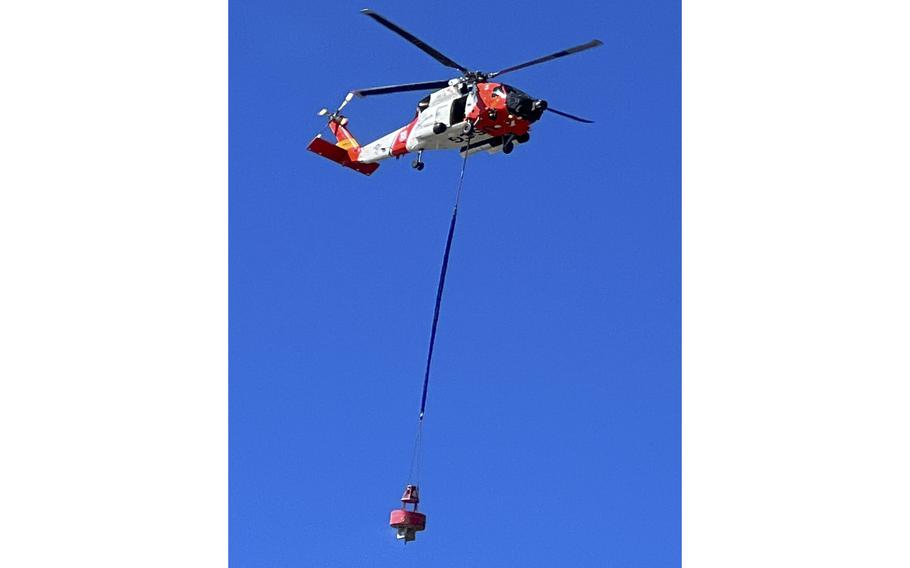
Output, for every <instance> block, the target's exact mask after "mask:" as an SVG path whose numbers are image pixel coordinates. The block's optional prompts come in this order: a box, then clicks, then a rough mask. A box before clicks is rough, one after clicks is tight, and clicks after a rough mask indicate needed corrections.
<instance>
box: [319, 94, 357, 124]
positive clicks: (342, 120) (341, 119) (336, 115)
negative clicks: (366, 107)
mask: <svg viewBox="0 0 910 568" xmlns="http://www.w3.org/2000/svg"><path fill="white" fill-rule="evenodd" d="M353 98H354V93H348V94H347V95H346V96H345V97H344V100H343V101H341V104H340V105H338V108H337V109H335V112H333V113H331V114H329V109H327V108H324V109H322V110H320V111H319V112H318V113H316V114H317V116H325V115H327V114H328V115H329V122H332V121H333V120H334V121H335V122H337V123H338V124H340V125H342V126H344V125H345V124H347V122H348V119H347V118H346V117H344V116H341V109H343V108H344V107H345V106H347V104H348V103H349V102H351V99H353Z"/></svg>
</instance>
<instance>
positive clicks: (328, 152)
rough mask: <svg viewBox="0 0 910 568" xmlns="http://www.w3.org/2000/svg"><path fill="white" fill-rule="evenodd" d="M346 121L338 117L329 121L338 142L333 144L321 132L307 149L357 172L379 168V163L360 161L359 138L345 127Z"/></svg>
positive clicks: (364, 172) (365, 172)
mask: <svg viewBox="0 0 910 568" xmlns="http://www.w3.org/2000/svg"><path fill="white" fill-rule="evenodd" d="M345 122H347V120H346V119H336V118H332V120H330V121H329V129H330V130H331V131H332V134H334V135H335V138H336V139H337V140H338V142H337V143H336V144H332V143H331V142H329V141H328V140H326V139H324V138H323V137H322V135H321V134H317V135H316V137H315V138H313V140H311V141H310V144H309V145H308V146H307V150H309V151H310V152H313V153H316V154H319V155H320V156H322V157H323V158H328V159H329V160H332V161H333V162H335V163H337V164H341V165H342V166H344V167H346V168H350V169H352V170H354V171H356V172H360V173H362V174H364V175H370V174H372V173H373V172H375V171H376V169H377V168H379V164H376V163H370V164H368V163H364V162H361V161H360V159H359V158H360V144H358V143H357V139H355V138H354V136H353V135H352V134H351V133H350V132H349V131H348V129H347V128H345V126H344V123H345Z"/></svg>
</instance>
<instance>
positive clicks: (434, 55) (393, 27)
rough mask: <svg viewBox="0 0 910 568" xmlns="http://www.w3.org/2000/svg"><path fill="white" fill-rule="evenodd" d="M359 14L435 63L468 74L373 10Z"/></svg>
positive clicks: (362, 11) (463, 68) (365, 9)
mask: <svg viewBox="0 0 910 568" xmlns="http://www.w3.org/2000/svg"><path fill="white" fill-rule="evenodd" d="M360 13H361V14H363V15H365V16H369V17H371V18H373V19H374V20H376V21H377V22H379V23H380V24H382V25H383V26H385V27H387V28H389V29H390V30H392V31H393V32H395V33H396V34H398V35H400V36H401V37H403V38H404V39H406V40H408V41H409V42H411V43H413V44H414V45H416V46H417V47H419V48H420V49H421V50H423V51H424V53H427V54H429V55H430V57H432V58H433V59H435V60H436V61H438V62H440V63H442V64H443V65H445V66H446V67H452V68H453V69H458V70H459V71H461V72H462V73H468V70H467V68H465V67H462V66H461V65H459V64H457V63H455V62H454V61H452V60H451V59H449V58H448V57H446V56H445V55H443V54H442V53H440V52H439V51H437V50H435V49H433V48H432V47H430V46H429V45H427V44H426V43H425V42H424V41H422V40H421V39H420V38H418V37H417V36H415V35H414V34H412V33H410V32H408V31H406V30H405V29H404V28H401V27H399V26H398V25H396V24H394V23H393V22H392V21H390V20H388V19H386V18H385V17H384V16H382V15H380V14H377V13H376V12H374V11H373V10H370V9H369V8H364V9H363V10H361V11H360Z"/></svg>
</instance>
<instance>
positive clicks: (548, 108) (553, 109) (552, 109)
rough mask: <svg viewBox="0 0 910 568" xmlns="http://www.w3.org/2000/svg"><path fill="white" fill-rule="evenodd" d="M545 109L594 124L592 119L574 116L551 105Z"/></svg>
mask: <svg viewBox="0 0 910 568" xmlns="http://www.w3.org/2000/svg"><path fill="white" fill-rule="evenodd" d="M547 110H548V111H550V112H555V113H556V114H558V115H559V116H564V117H566V118H571V119H572V120H577V121H578V122H584V123H585V124H594V121H593V120H588V119H587V118H582V117H580V116H575V115H574V114H569V113H567V112H562V111H561V110H556V109H555V108H553V107H547Z"/></svg>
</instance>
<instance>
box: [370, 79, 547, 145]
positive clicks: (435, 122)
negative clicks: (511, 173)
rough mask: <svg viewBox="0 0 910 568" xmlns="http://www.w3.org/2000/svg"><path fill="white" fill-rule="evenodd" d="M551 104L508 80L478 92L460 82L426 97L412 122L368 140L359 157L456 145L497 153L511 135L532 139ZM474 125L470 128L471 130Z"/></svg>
mask: <svg viewBox="0 0 910 568" xmlns="http://www.w3.org/2000/svg"><path fill="white" fill-rule="evenodd" d="M545 108H546V102H545V101H539V100H535V99H532V98H531V97H529V96H528V95H526V94H525V93H522V92H521V91H519V90H518V89H515V88H513V87H510V86H508V85H503V84H502V83H492V82H490V83H479V84H478V85H477V89H476V94H475V91H474V90H473V89H467V88H466V87H465V86H464V84H463V83H460V82H455V84H453V85H449V86H448V87H445V88H443V89H439V90H438V91H435V92H434V93H432V94H431V95H430V96H429V97H427V98H425V99H424V100H422V101H421V102H420V104H418V110H417V114H416V116H414V118H413V119H412V120H411V121H410V122H409V123H408V124H406V125H404V126H402V127H401V128H398V129H396V130H394V131H392V132H390V133H388V134H386V135H385V136H382V137H381V138H378V139H376V140H374V141H372V142H369V143H366V144H363V145H362V146H361V148H360V155H359V157H358V159H359V161H361V162H365V163H372V162H378V161H380V160H385V159H387V158H397V157H400V156H402V155H404V154H407V153H409V152H417V151H421V150H447V149H452V148H460V149H461V151H462V152H465V151H467V152H469V153H474V152H478V151H481V150H486V151H488V152H490V153H495V152H497V151H499V150H501V149H502V146H503V143H504V142H505V141H507V140H509V141H511V142H512V144H521V143H524V142H527V141H528V140H529V138H530V137H529V135H528V132H529V130H530V127H531V124H532V123H533V122H535V121H537V120H538V119H539V118H540V115H541V114H542V112H543V109H545ZM468 124H471V127H470V133H468V132H465V127H466V126H467V125H468Z"/></svg>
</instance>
